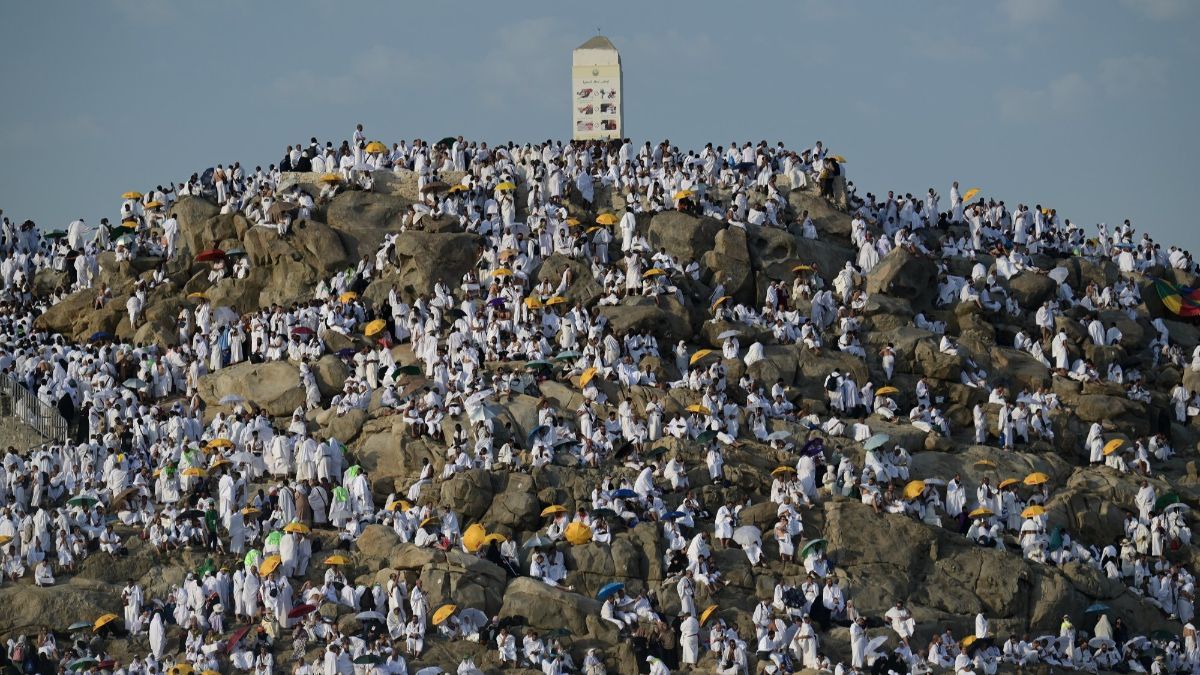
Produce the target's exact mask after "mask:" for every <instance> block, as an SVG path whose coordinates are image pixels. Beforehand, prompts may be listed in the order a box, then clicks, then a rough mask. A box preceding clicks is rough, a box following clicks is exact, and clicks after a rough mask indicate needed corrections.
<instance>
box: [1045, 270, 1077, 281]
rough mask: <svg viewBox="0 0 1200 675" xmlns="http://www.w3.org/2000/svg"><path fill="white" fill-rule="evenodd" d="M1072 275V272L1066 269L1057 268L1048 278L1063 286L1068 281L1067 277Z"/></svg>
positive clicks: (1051, 271)
mask: <svg viewBox="0 0 1200 675" xmlns="http://www.w3.org/2000/svg"><path fill="white" fill-rule="evenodd" d="M1070 274H1071V272H1070V271H1069V270H1067V268H1065V267H1055V268H1054V269H1052V270H1050V273H1049V274H1047V275H1046V276H1048V277H1050V278H1051V279H1053V280H1054V281H1056V282H1058V283H1060V284H1061V283H1063V282H1065V281H1066V280H1067V276H1068V275H1070Z"/></svg>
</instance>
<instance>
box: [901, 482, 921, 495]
mask: <svg viewBox="0 0 1200 675" xmlns="http://www.w3.org/2000/svg"><path fill="white" fill-rule="evenodd" d="M924 491H925V481H923V480H910V481H909V482H908V485H905V486H904V498H905V499H916V498H917V497H920V496H921V493H922V492H924Z"/></svg>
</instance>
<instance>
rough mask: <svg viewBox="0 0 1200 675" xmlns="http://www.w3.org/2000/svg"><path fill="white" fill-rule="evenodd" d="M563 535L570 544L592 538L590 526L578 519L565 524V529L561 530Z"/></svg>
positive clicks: (574, 544)
mask: <svg viewBox="0 0 1200 675" xmlns="http://www.w3.org/2000/svg"><path fill="white" fill-rule="evenodd" d="M563 536H564V537H566V538H567V541H569V542H570V543H571V545H573V546H579V545H580V544H586V543H588V542H589V541H591V540H592V528H590V527H588V526H587V525H584V524H583V523H581V522H579V521H575V522H573V523H571V524H570V525H567V529H566V530H564V531H563Z"/></svg>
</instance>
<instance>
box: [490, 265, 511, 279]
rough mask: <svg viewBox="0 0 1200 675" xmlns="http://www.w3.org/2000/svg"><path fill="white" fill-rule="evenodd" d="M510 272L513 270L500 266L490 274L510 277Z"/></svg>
mask: <svg viewBox="0 0 1200 675" xmlns="http://www.w3.org/2000/svg"><path fill="white" fill-rule="evenodd" d="M512 273H513V271H512V270H510V269H508V268H507V267H501V268H500V269H498V270H496V271H495V272H492V276H494V277H510V276H512Z"/></svg>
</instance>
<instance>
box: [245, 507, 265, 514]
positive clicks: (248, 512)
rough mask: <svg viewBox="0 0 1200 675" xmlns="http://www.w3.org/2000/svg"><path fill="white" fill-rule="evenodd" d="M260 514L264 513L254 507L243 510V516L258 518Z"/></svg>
mask: <svg viewBox="0 0 1200 675" xmlns="http://www.w3.org/2000/svg"><path fill="white" fill-rule="evenodd" d="M260 513H262V511H259V510H258V509H256V508H254V507H253V506H247V507H246V508H244V509H242V515H243V516H257V515H258V514H260Z"/></svg>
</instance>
